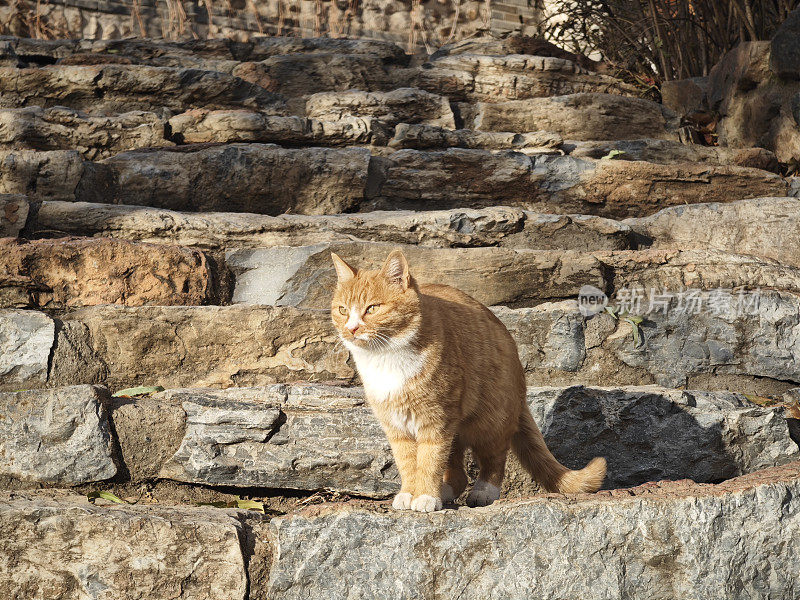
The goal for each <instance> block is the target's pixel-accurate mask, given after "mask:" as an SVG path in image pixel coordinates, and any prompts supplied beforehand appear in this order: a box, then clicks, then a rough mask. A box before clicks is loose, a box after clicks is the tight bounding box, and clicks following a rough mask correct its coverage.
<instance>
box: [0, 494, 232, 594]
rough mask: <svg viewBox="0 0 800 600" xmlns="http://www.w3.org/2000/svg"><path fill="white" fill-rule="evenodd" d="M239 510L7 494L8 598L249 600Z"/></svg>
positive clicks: (4, 561) (1, 559)
mask: <svg viewBox="0 0 800 600" xmlns="http://www.w3.org/2000/svg"><path fill="white" fill-rule="evenodd" d="M239 514H240V513H235V512H228V511H221V510H216V509H212V508H195V507H188V506H181V507H162V506H114V507H108V506H93V505H91V504H89V503H88V502H87V501H86V497H85V496H76V495H74V494H66V493H63V492H60V493H59V492H55V493H52V492H51V493H43V492H37V493H35V494H34V493H27V494H25V493H11V494H4V495H3V497H2V498H0V539H2V541H3V543H2V548H3V550H2V552H0V595H2V596H3V597H4V598H62V599H66V600H73V599H74V600H79V599H83V598H89V597H93V596H94V597H97V598H108V599H123V598H176V599H181V600H190V599H200V598H203V599H211V598H219V597H224V598H230V599H232V600H233V599H236V600H247V595H246V594H247V573H246V566H245V561H244V558H243V554H242V547H243V546H244V545H245V541H246V535H245V532H244V531H243V527H242V524H241V522H240V520H239V518H237V517H238V516H239Z"/></svg>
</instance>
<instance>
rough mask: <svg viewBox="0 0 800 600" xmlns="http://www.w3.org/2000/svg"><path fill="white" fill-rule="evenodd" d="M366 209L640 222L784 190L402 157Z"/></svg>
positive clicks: (447, 155) (615, 167)
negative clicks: (677, 208) (680, 208)
mask: <svg viewBox="0 0 800 600" xmlns="http://www.w3.org/2000/svg"><path fill="white" fill-rule="evenodd" d="M386 161H387V164H386V178H385V181H384V183H383V185H382V187H381V188H380V192H379V193H378V195H377V196H376V197H375V198H374V199H372V200H371V201H370V202H366V203H363V204H362V210H364V209H375V208H378V209H383V208H393V209H396V208H407V209H414V210H421V209H444V208H456V207H462V208H463V207H465V206H468V207H472V208H479V207H484V206H487V205H497V204H499V203H503V204H509V205H517V206H522V207H525V208H527V209H529V210H535V211H540V212H551V213H559V214H564V213H580V214H595V215H600V216H605V217H611V218H620V217H628V216H630V217H634V216H635V217H639V216H644V215H648V214H651V213H653V212H656V211H657V210H660V209H662V208H666V207H667V206H674V205H679V204H694V203H697V202H715V201H716V202H731V201H734V200H742V199H745V198H752V197H759V196H767V195H772V196H785V195H788V193H789V186H788V184H787V182H786V181H785V180H784V179H783V178H782V177H780V176H778V175H775V174H773V173H767V172H764V171H761V170H757V169H748V168H744V167H734V166H713V165H701V164H680V165H658V164H653V163H649V162H642V161H623V160H599V161H592V160H588V159H581V158H574V157H571V156H538V157H528V156H525V155H524V154H521V153H517V152H510V151H499V152H488V151H483V150H468V149H456V148H451V149H448V150H443V151H420V150H399V151H397V152H395V153H394V154H392V155H391V156H390V157H389V158H387V159H386Z"/></svg>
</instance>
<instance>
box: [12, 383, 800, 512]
mask: <svg viewBox="0 0 800 600" xmlns="http://www.w3.org/2000/svg"><path fill="white" fill-rule="evenodd" d="M528 403H529V406H530V408H531V411H532V412H533V414H534V418H535V419H536V421H537V422H538V424H539V426H540V428H541V430H542V432H543V434H544V436H545V439H546V440H547V442H548V446H549V447H550V449H551V450H552V451H553V453H554V454H555V455H556V457H557V458H559V460H561V461H562V462H563V463H564V464H567V465H568V466H570V467H574V468H579V467H582V466H583V465H584V464H585V463H586V462H588V461H589V460H590V459H591V458H593V457H594V456H604V457H605V458H606V459H607V461H608V466H609V471H608V477H607V479H606V482H605V487H606V488H617V487H628V486H633V485H639V484H642V483H645V482H647V481H651V480H656V479H663V478H667V479H682V478H691V479H693V480H695V481H698V482H715V481H721V480H724V479H727V478H730V477H734V476H737V475H741V474H744V473H748V472H752V471H757V470H760V469H763V468H767V467H772V466H776V465H780V464H784V463H786V462H790V461H792V460H797V459H798V458H800V452H798V448H797V443H796V442H795V441H793V440H792V438H791V436H790V432H789V427H788V423H787V420H786V419H785V418H783V416H782V414H781V413H782V409H780V408H776V409H773V408H763V407H760V406H757V405H755V404H753V403H751V402H750V401H749V400H748V399H747V398H746V397H745V396H744V395H742V394H735V393H731V392H706V391H678V390H667V389H664V388H659V387H655V386H644V387H622V388H592V387H583V386H571V387H566V388H530V390H529V392H528ZM0 408H1V409H2V416H0V434H2V438H3V439H6V440H8V442H6V443H5V444H0V456H4V457H5V460H4V461H2V462H0V477H4V478H7V479H8V481H7V482H6V486H8V485H13V486H14V487H28V486H31V485H33V486H39V485H46V486H53V485H55V486H59V485H60V486H65V485H79V484H83V483H87V482H100V481H104V480H108V479H111V478H112V477H114V476H115V475H117V474H118V472H119V473H121V475H120V477H121V479H120V477H118V478H117V479H115V481H117V482H123V483H124V482H131V483H134V484H140V483H142V482H152V481H155V480H172V481H178V482H184V483H187V484H191V485H202V486H222V487H223V488H231V487H234V488H244V489H247V490H252V489H278V490H289V491H290V492H293V491H294V490H306V491H309V492H312V491H315V490H320V489H326V490H332V491H334V492H337V493H342V494H355V495H359V496H370V497H377V498H385V497H387V496H389V495H390V494H392V493H395V492H396V491H397V489H398V485H399V476H398V473H397V469H396V467H395V465H394V460H393V458H392V454H391V452H390V448H389V445H388V443H387V441H386V438H385V436H384V434H383V432H382V430H381V428H380V426H379V424H378V421H377V420H376V419H375V417H374V416H373V415H372V413H371V411H370V409H369V407H368V406H367V405H366V402H365V400H364V397H363V392H362V390H361V388H348V387H340V386H330V385H317V384H296V385H273V386H267V387H251V388H230V389H227V390H215V389H203V388H184V389H172V390H167V391H164V392H160V393H157V394H154V395H152V396H149V397H138V398H127V397H121V398H112V397H111V396H110V394H109V392H108V391H107V390H105V389H104V388H101V387H99V386H86V385H82V386H81V385H79V386H69V387H63V388H56V389H54V390H33V391H27V392H15V393H0ZM112 424H113V426H112ZM118 466H119V469H118ZM11 482H13V484H12V483H11ZM537 491H538V487H537V486H536V484H535V482H534V481H533V480H532V478H531V477H530V476H529V475H528V474H527V473H526V472H524V471H523V469H522V468H521V467H520V466H519V464H518V463H517V462H516V460H515V459H512V460H511V461H510V462H509V465H508V467H507V479H506V482H505V486H504V497H506V498H519V497H525V496H529V495H531V494H534V493H536V492H537Z"/></svg>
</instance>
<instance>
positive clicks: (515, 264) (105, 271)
mask: <svg viewBox="0 0 800 600" xmlns="http://www.w3.org/2000/svg"><path fill="white" fill-rule="evenodd" d="M398 247H399V248H401V249H402V250H403V251H404V252H405V254H406V256H407V257H408V259H409V261H410V262H411V264H412V265H413V269H414V270H413V272H414V274H415V277H417V280H418V281H420V282H422V283H425V282H429V281H436V282H439V283H444V284H446V285H452V286H455V287H458V288H459V289H461V290H463V291H464V292H466V293H468V294H469V295H471V296H473V297H474V298H476V299H477V300H478V301H480V302H482V303H483V304H486V305H489V306H494V305H505V306H511V307H526V306H534V305H537V304H541V303H544V302H550V301H557V300H563V299H569V298H577V297H578V294H579V292H580V290H582V288H583V287H584V286H587V285H588V286H594V288H595V289H597V290H623V289H634V288H635V289H639V290H653V289H655V290H657V291H658V292H659V293H661V292H662V291H673V292H677V291H680V290H684V289H695V290H713V289H717V288H725V289H737V290H760V289H770V290H782V291H788V292H794V293H797V294H800V269H799V268H797V267H790V266H782V265H780V264H778V263H775V262H773V261H770V260H766V259H758V258H755V257H751V256H742V255H734V254H728V253H723V252H719V251H714V250H690V251H679V250H624V251H595V252H580V251H575V250H566V251H562V250H520V249H513V248H491V247H490V248H435V247H426V246H417V245H403V246H398V245H397V244H394V243H383V242H364V241H346V242H334V243H319V244H315V245H313V246H276V247H267V248H252V249H228V250H227V251H226V252H225V254H224V259H223V257H222V255H221V254H220V253H215V254H216V257H217V258H215V257H214V255H209V256H206V254H205V253H203V252H201V251H199V250H192V249H187V248H182V247H180V246H173V245H167V244H158V245H153V244H148V243H141V242H131V241H128V240H119V239H108V238H61V239H55V240H49V239H42V240H33V241H27V240H26V241H23V240H15V239H11V238H6V239H0V257H2V258H0V270H2V272H3V273H5V274H6V277H7V279H6V281H5V282H4V284H3V285H2V286H0V306H1V307H6V308H9V307H12V308H14V307H16V308H46V309H48V310H58V309H65V308H69V307H81V306H94V305H99V304H121V305H127V306H142V305H201V304H227V303H228V302H229V301H232V302H234V303H241V304H257V305H279V306H297V307H301V308H315V309H323V310H324V309H327V308H328V307H329V305H330V298H331V295H332V293H333V289H334V287H335V281H336V275H335V272H334V269H333V265H332V263H331V260H330V255H331V252H336V253H337V254H339V255H340V256H342V257H343V258H345V260H348V261H350V262H351V263H352V264H354V265H358V266H359V267H361V268H374V269H377V268H380V266H381V265H382V264H383V261H384V260H385V258H386V256H388V254H389V252H390V251H391V250H392V249H395V248H398ZM464 265H469V268H468V269H465V268H464Z"/></svg>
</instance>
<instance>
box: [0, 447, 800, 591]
mask: <svg viewBox="0 0 800 600" xmlns="http://www.w3.org/2000/svg"><path fill="white" fill-rule="evenodd" d="M799 514H800V462H794V463H791V464H788V465H785V466H783V467H775V468H771V469H766V470H763V471H758V472H756V473H752V474H750V475H746V476H743V477H739V478H736V479H732V480H728V481H726V482H724V483H721V484H718V485H703V484H695V483H693V482H689V481H678V482H659V483H651V484H647V485H644V486H640V487H639V488H634V489H631V490H624V491H608V492H600V493H598V494H596V495H582V496H574V497H566V496H561V495H555V494H548V495H544V496H540V497H538V498H534V499H530V500H526V501H517V502H499V503H496V504H494V505H492V506H490V507H487V508H482V509H466V508H464V509H461V510H458V511H453V510H446V511H443V512H441V513H433V514H419V513H398V512H394V511H388V510H387V509H386V508H384V507H377V506H375V505H374V504H372V503H364V502H351V503H347V504H331V505H323V506H315V507H310V508H308V509H305V510H302V511H300V512H298V513H296V514H292V515H287V516H285V517H278V518H273V519H271V520H267V519H266V518H264V517H261V516H260V515H258V514H255V513H252V512H244V511H232V510H213V509H209V508H195V507H185V506H176V507H168V506H147V505H138V506H92V505H90V504H88V503H87V502H86V500H85V498H84V497H81V496H75V495H71V494H69V493H67V492H58V491H46V492H41V491H40V492H12V493H4V494H2V496H0V539H2V541H3V543H2V545H0V547H2V550H1V551H0V567H2V568H0V593H1V594H2V595H3V596H4V597H8V598H15V597H37V596H44V597H51V598H52V597H59V598H67V599H72V598H75V599H77V598H81V597H84V595H85V591H86V590H91V589H98V588H99V589H103V590H104V592H105V593H106V594H111V596H110V597H115V598H117V597H119V598H127V597H141V596H142V591H143V590H144V592H145V593H146V595H148V597H174V598H179V599H182V600H188V599H189V598H195V599H200V598H202V599H209V600H211V599H213V598H219V597H220V595H221V594H223V595H224V596H225V597H226V598H231V599H241V600H264V599H266V598H275V597H280V598H303V599H306V598H331V597H336V598H338V597H346V596H347V595H348V594H357V595H359V596H363V597H371V598H382V597H385V596H386V590H388V589H391V590H392V595H393V596H394V597H400V598H414V597H420V596H430V595H435V596H439V595H448V596H451V595H453V594H461V597H462V598H476V599H477V598H487V597H489V598H494V597H497V598H500V597H521V596H525V597H527V596H529V595H530V594H536V595H542V596H547V597H550V598H555V599H564V600H567V599H571V598H574V597H578V596H586V595H590V596H592V597H594V598H602V599H604V600H605V599H608V600H616V599H617V598H620V597H624V596H626V595H630V596H633V595H636V594H637V593H638V592H640V591H641V590H642V588H643V587H644V586H647V589H648V597H650V598H653V599H654V600H673V599H674V598H676V597H693V596H694V595H696V594H701V595H702V596H703V597H704V598H709V599H714V600H716V599H719V600H723V599H724V600H731V599H733V600H738V599H740V598H741V599H745V598H751V597H753V596H758V597H759V598H767V599H774V600H783V599H785V598H787V597H793V596H794V595H795V594H796V592H797V583H796V578H795V577H794V567H795V565H796V563H797V561H798V557H799V556H800V542H798V540H800V517H798V515H799ZM109 552H111V553H110V554H109ZM154 552H155V553H156V554H155V556H156V558H157V559H156V560H153V556H154ZM575 565H580V568H579V569H575V568H574V566H575ZM131 572H136V573H137V577H135V578H132V577H130V573H131ZM564 573H570V577H569V578H568V579H566V580H565V578H564Z"/></svg>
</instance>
